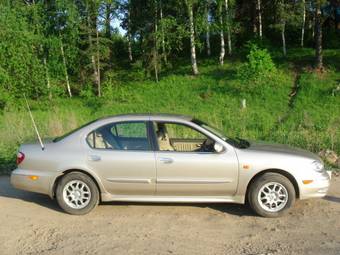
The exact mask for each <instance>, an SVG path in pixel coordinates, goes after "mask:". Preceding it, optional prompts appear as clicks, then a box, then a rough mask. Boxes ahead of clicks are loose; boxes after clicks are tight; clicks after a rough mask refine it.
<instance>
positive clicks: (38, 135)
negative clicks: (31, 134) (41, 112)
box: [24, 94, 45, 150]
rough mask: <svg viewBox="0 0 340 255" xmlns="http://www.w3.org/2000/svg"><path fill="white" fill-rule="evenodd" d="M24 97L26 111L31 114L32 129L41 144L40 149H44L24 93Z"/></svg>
mask: <svg viewBox="0 0 340 255" xmlns="http://www.w3.org/2000/svg"><path fill="white" fill-rule="evenodd" d="M24 98H25V101H26V105H27V109H28V112H29V114H30V116H31V120H32V123H33V127H34V130H35V132H36V133H37V136H38V140H39V143H40V146H41V149H42V150H44V149H45V146H44V144H43V142H42V140H41V137H40V134H39V131H38V128H37V125H36V124H35V121H34V118H33V115H32V112H31V108H30V106H29V104H28V101H27V98H26V95H25V94H24Z"/></svg>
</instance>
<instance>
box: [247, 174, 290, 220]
mask: <svg viewBox="0 0 340 255" xmlns="http://www.w3.org/2000/svg"><path fill="white" fill-rule="evenodd" d="M275 185H276V186H275ZM295 197H296V193H295V189H294V186H293V184H292V183H291V181H290V180H289V179H288V178H287V177H285V176H283V175H281V174H278V173H265V174H263V175H261V176H259V177H258V178H256V179H255V181H254V182H253V183H251V185H250V187H249V192H248V202H249V205H250V207H251V208H252V209H253V211H254V212H255V213H257V214H258V215H260V216H263V217H268V218H276V217H281V216H283V215H285V214H286V213H287V212H288V211H289V209H290V208H291V207H292V206H293V205H294V203H295Z"/></svg>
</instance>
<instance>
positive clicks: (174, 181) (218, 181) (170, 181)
mask: <svg viewBox="0 0 340 255" xmlns="http://www.w3.org/2000/svg"><path fill="white" fill-rule="evenodd" d="M156 182H157V183H164V184H223V183H231V182H232V180H228V179H157V181H156Z"/></svg>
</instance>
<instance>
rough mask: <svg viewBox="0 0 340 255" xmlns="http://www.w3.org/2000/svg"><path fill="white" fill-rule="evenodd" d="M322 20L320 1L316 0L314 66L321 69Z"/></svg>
mask: <svg viewBox="0 0 340 255" xmlns="http://www.w3.org/2000/svg"><path fill="white" fill-rule="evenodd" d="M322 57H323V56H322V21H321V1H320V0H317V3H316V9H315V58H316V59H315V60H316V63H315V65H316V68H317V69H319V70H322V69H323V59H322Z"/></svg>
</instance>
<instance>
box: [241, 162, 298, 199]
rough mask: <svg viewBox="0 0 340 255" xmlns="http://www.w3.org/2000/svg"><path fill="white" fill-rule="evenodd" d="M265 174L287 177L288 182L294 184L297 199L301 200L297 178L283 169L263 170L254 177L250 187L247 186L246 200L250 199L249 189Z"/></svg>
mask: <svg viewBox="0 0 340 255" xmlns="http://www.w3.org/2000/svg"><path fill="white" fill-rule="evenodd" d="M265 173H278V174H281V175H283V176H285V177H287V178H288V180H289V181H290V182H291V183H292V184H293V186H294V190H295V195H296V198H300V189H299V185H298V183H297V181H296V179H295V177H294V176H293V175H292V174H291V173H289V172H288V171H286V170H282V169H277V168H273V169H266V170H262V171H261V172H258V173H257V174H256V175H254V176H253V177H252V178H251V180H250V181H249V182H248V185H247V190H246V196H245V197H246V200H247V199H248V192H249V188H250V186H251V184H252V183H253V182H254V181H255V180H256V179H257V178H259V177H260V176H262V175H264V174H265Z"/></svg>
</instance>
